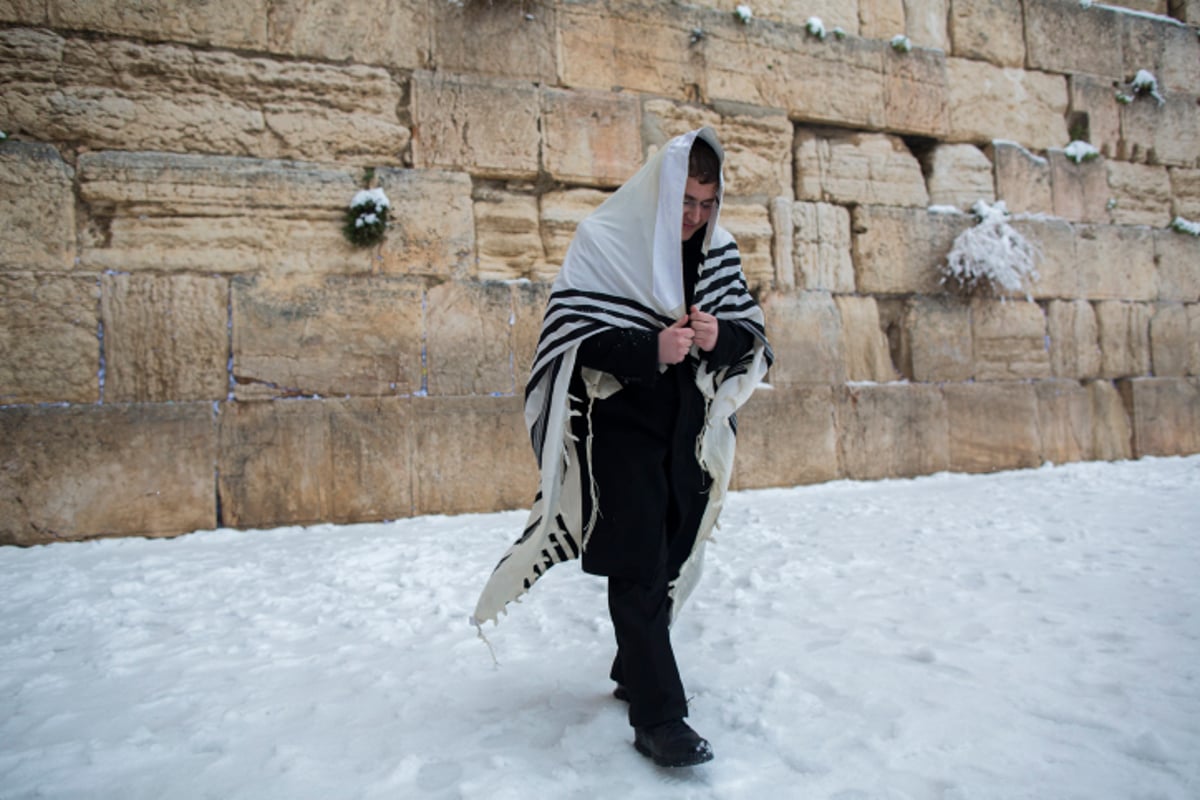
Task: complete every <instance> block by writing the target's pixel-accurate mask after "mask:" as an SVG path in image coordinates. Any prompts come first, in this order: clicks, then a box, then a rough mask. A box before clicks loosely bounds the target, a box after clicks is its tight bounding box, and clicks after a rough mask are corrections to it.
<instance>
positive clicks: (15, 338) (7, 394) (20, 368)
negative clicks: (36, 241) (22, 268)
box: [0, 273, 100, 405]
mask: <svg viewBox="0 0 1200 800" xmlns="http://www.w3.org/2000/svg"><path fill="white" fill-rule="evenodd" d="M99 299H100V289H99V285H98V282H97V280H96V278H95V277H74V276H65V275H36V274H35V275H31V274H27V273H25V274H22V273H15V274H3V273H0V352H3V353H4V356H3V357H2V358H0V405H7V404H9V403H62V402H66V403H94V402H96V401H97V400H99V399H100V379H99V371H100V343H99V342H98V341H97V338H96V337H97V333H98V331H99V326H100V315H99V308H98V305H99Z"/></svg>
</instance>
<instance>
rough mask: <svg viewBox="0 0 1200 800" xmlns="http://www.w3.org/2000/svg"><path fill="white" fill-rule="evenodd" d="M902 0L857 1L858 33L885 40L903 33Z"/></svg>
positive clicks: (868, 37) (869, 37)
mask: <svg viewBox="0 0 1200 800" xmlns="http://www.w3.org/2000/svg"><path fill="white" fill-rule="evenodd" d="M905 30H906V28H905V23H904V0H858V33H859V35H860V36H862V37H864V38H866V39H885V40H888V41H890V40H891V39H892V37H893V36H897V35H899V34H901V33H904V31H905Z"/></svg>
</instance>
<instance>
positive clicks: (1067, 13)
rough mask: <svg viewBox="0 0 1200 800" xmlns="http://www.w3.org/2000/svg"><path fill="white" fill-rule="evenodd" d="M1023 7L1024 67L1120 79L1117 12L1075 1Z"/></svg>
mask: <svg viewBox="0 0 1200 800" xmlns="http://www.w3.org/2000/svg"><path fill="white" fill-rule="evenodd" d="M1022 5H1023V6H1024V8H1025V47H1026V54H1027V55H1026V64H1027V65H1028V66H1029V67H1030V68H1031V69H1041V70H1045V71H1047V72H1061V73H1065V74H1071V73H1076V72H1082V73H1085V74H1088V75H1099V76H1102V77H1105V78H1110V79H1119V78H1121V77H1122V76H1123V74H1124V72H1125V66H1124V63H1123V62H1122V58H1121V16H1122V14H1121V13H1120V11H1118V10H1117V9H1115V8H1109V7H1106V6H1103V5H1100V4H1097V5H1095V6H1092V7H1090V8H1084V7H1082V6H1081V5H1080V3H1079V2H1077V0H1039V2H1025V3H1022ZM1022 141H1024V140H1022Z"/></svg>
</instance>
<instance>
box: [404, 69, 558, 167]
mask: <svg viewBox="0 0 1200 800" xmlns="http://www.w3.org/2000/svg"><path fill="white" fill-rule="evenodd" d="M412 93H413V99H412V107H413V123H414V126H415V128H416V134H415V135H414V137H413V165H414V166H416V167H424V168H438V167H441V168H447V169H454V170H461V171H467V172H470V173H472V174H475V175H480V176H482V177H494V178H532V177H534V176H536V175H537V171H538V151H539V145H540V143H541V135H540V134H539V132H538V120H539V116H540V115H539V105H540V98H539V94H538V90H537V89H536V88H535V87H534V86H531V85H530V84H528V83H524V82H520V81H511V80H502V79H498V78H491V79H487V80H485V79H483V78H481V77H474V76H465V75H447V74H446V73H443V72H424V71H421V72H415V73H413V78H412Z"/></svg>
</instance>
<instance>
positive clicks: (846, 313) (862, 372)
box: [834, 295, 899, 383]
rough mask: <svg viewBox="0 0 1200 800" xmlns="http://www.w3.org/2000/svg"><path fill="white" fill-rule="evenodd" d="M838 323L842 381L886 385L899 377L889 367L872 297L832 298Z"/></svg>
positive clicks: (884, 339) (886, 347)
mask: <svg viewBox="0 0 1200 800" xmlns="http://www.w3.org/2000/svg"><path fill="white" fill-rule="evenodd" d="M834 302H835V303H837V309H838V316H839V317H840V318H841V321H842V348H843V352H844V354H845V358H846V379H847V380H850V381H855V382H861V381H868V382H872V383H887V382H888V381H894V380H896V378H898V377H899V376H898V375H897V373H896V367H895V366H894V365H893V364H892V355H891V351H890V349H889V348H888V340H887V336H886V335H885V334H884V331H883V326H882V325H881V324H880V320H879V308H878V306H876V304H875V298H874V297H853V296H849V295H840V296H835V297H834Z"/></svg>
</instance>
